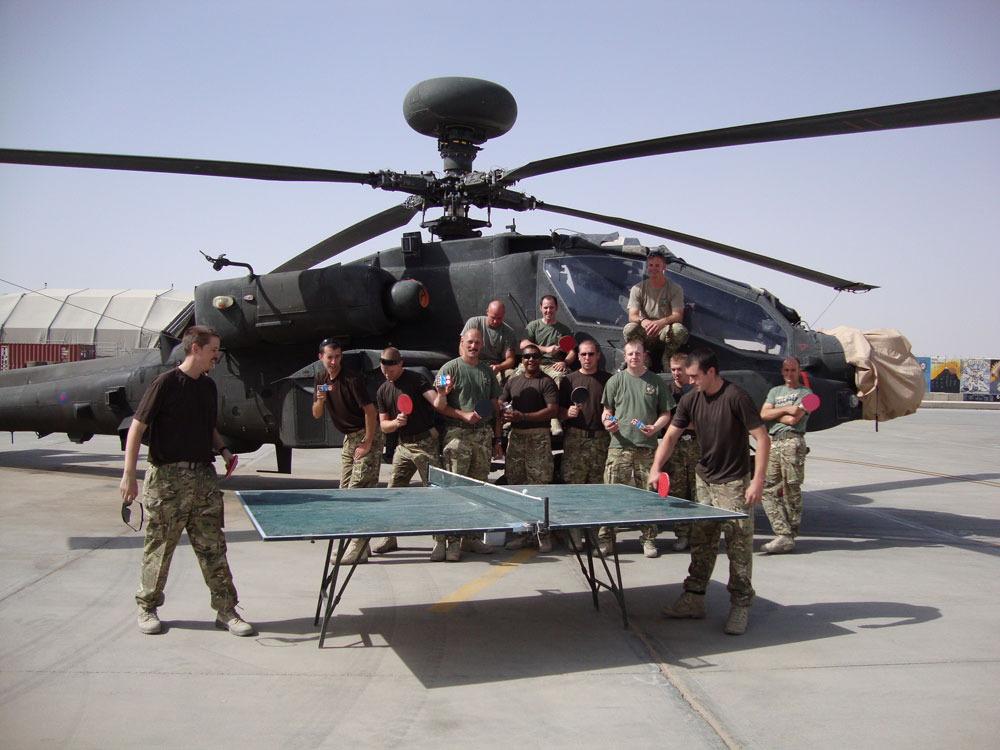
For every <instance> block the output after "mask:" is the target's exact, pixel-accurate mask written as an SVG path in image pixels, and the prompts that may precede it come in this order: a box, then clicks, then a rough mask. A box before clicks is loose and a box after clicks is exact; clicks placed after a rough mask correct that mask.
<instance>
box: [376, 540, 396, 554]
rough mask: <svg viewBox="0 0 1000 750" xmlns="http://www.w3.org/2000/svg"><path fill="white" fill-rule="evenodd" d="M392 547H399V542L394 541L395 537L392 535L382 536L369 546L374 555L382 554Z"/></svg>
mask: <svg viewBox="0 0 1000 750" xmlns="http://www.w3.org/2000/svg"><path fill="white" fill-rule="evenodd" d="M394 549H399V544H398V543H397V542H396V537H394V536H385V537H382V538H381V539H379V540H378V541H377V542H376V543H375V544H374V545H372V547H371V550H372V552H374V553H375V554H376V555H384V554H385V553H386V552H392V551H393V550H394Z"/></svg>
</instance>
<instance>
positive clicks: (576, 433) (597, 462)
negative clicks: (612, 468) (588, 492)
mask: <svg viewBox="0 0 1000 750" xmlns="http://www.w3.org/2000/svg"><path fill="white" fill-rule="evenodd" d="M610 445H611V435H610V433H608V432H605V431H604V430H600V431H598V432H597V433H596V434H595V435H594V437H587V431H586V430H581V429H579V428H576V427H567V428H566V434H565V436H564V437H563V454H562V464H561V466H560V473H561V475H562V480H563V482H565V483H566V484H602V483H603V482H604V465H605V464H606V463H607V461H608V446H610Z"/></svg>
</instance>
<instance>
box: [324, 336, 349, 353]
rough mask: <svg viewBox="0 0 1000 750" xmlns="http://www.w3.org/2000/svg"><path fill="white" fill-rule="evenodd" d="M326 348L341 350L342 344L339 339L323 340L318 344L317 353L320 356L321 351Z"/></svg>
mask: <svg viewBox="0 0 1000 750" xmlns="http://www.w3.org/2000/svg"><path fill="white" fill-rule="evenodd" d="M327 347H330V348H331V349H343V348H344V343H343V342H342V341H341V340H340V339H323V340H322V341H320V342H319V353H320V354H322V353H323V350H324V349H326V348H327Z"/></svg>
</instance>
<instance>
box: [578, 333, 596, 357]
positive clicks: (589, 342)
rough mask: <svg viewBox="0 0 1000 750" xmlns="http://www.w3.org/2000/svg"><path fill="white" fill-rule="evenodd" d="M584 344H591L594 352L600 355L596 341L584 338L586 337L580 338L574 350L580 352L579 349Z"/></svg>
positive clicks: (591, 338) (592, 338) (588, 337)
mask: <svg viewBox="0 0 1000 750" xmlns="http://www.w3.org/2000/svg"><path fill="white" fill-rule="evenodd" d="M584 344H593V345H594V351H595V352H597V353H598V354H600V353H601V345H600V344H598V343H597V339H595V338H594V337H593V336H586V335H584V336H581V337H580V341H579V342H578V343H577V345H576V350H577V351H580V347H581V346H583V345H584Z"/></svg>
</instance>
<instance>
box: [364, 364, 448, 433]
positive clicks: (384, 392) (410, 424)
mask: <svg viewBox="0 0 1000 750" xmlns="http://www.w3.org/2000/svg"><path fill="white" fill-rule="evenodd" d="M427 391H430V392H432V393H433V392H434V387H433V386H432V385H431V384H430V383H429V382H428V380H427V378H425V377H424V376H423V375H421V374H420V373H418V372H412V371H411V370H403V372H402V373H401V374H400V376H399V377H398V378H396V381H395V382H394V383H390V382H389V381H388V380H387V381H385V382H384V383H382V385H380V386H379V389H378V393H376V394H375V404H376V408H377V409H378V413H379V414H385V415H386V416H388V417H389V419H395V418H396V417H397V416H398V415H399V409H398V408H397V407H396V400H397V399H398V398H399V396H400V394H403V393H405V394H406V395H407V396H409V397H410V399H411V400H412V401H413V411H412V412H411V413H410V415H409V417H407V419H406V424H404V425H403V426H402V427H400V428H399V429H398V430H396V434H397V435H402V436H406V435H417V434H419V433H421V432H427V430H429V429H430V428H431V427H433V426H434V415H435V414H436V412H435V411H434V407H433V406H431V405H430V404H429V403H428V402H427V399H426V398H425V397H424V394H425V393H426V392H427Z"/></svg>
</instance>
